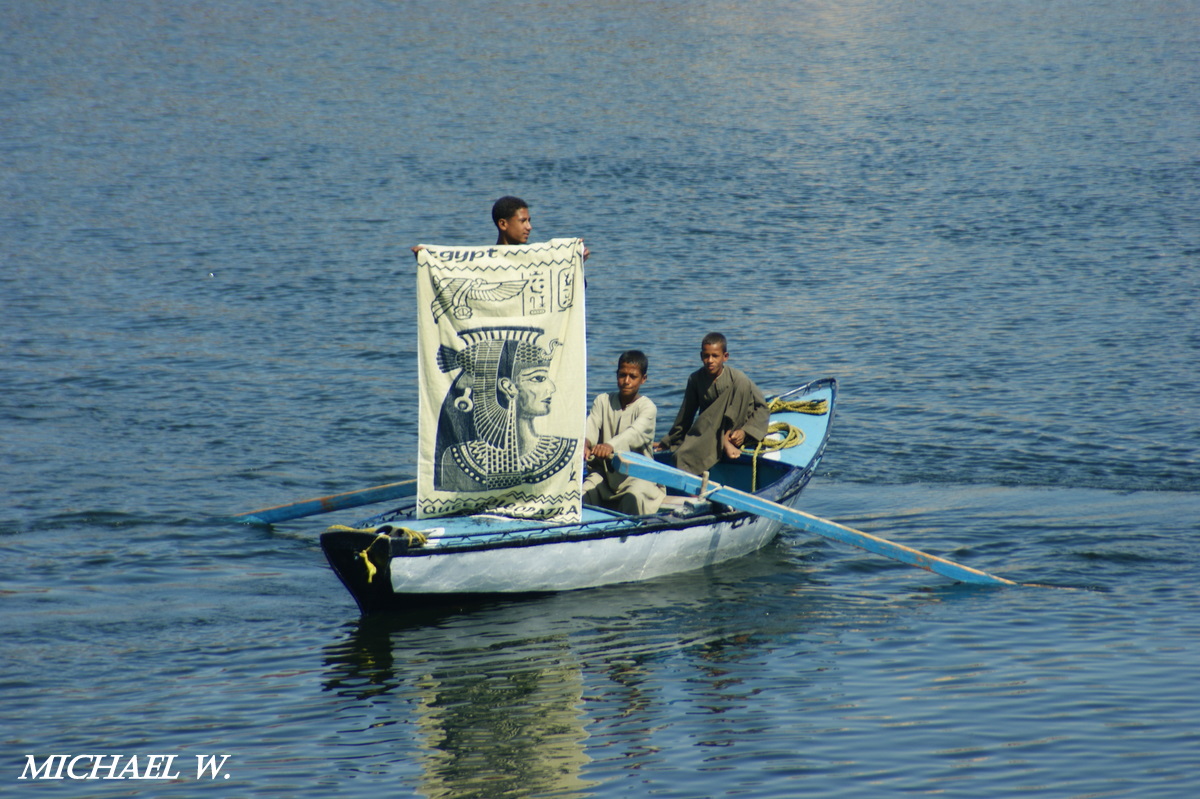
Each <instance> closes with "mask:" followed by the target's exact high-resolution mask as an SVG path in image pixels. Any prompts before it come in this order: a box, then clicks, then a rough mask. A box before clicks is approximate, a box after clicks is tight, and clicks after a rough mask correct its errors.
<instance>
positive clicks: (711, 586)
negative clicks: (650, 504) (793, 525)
mask: <svg viewBox="0 0 1200 799" xmlns="http://www.w3.org/2000/svg"><path fill="white" fill-rule="evenodd" d="M795 569H796V564H795V563H794V562H790V558H788V557H786V550H785V547H783V546H780V547H778V548H775V547H771V548H768V549H767V550H765V551H763V552H761V553H758V554H756V555H752V556H750V557H748V558H744V559H741V560H739V561H737V562H736V563H735V564H725V565H723V566H720V567H717V568H715V569H712V570H708V571H705V572H699V573H692V574H688V575H678V576H673V577H668V578H663V579H660V580H654V581H650V582H646V583H639V584H633V585H622V586H612V587H606V588H597V589H593V590H590V591H582V592H572V593H565V594H555V595H550V596H544V597H538V598H534V599H527V600H510V601H491V602H488V603H486V604H479V605H475V606H473V607H463V606H459V607H453V608H446V609H443V610H429V611H425V612H418V613H417V614H412V613H404V614H378V615H373V616H365V617H362V618H360V619H358V620H357V621H355V622H354V623H353V624H352V625H351V631H350V633H349V635H348V636H347V638H346V639H345V640H344V641H342V642H340V643H337V644H333V645H330V646H329V647H328V648H327V649H326V657H325V660H326V674H325V678H324V688H325V689H326V690H327V691H330V692H334V693H336V694H337V695H338V696H339V697H340V698H341V700H342V702H341V707H340V709H339V712H338V714H337V716H338V718H339V719H340V720H343V721H344V720H348V719H353V720H354V721H353V722H351V724H350V725H349V726H350V727H353V728H354V729H353V730H347V731H340V732H339V735H338V742H339V743H340V744H344V745H346V746H347V747H349V750H352V751H346V752H345V753H344V754H345V756H346V757H347V758H350V759H352V761H353V764H352V765H349V764H348V765H347V768H348V769H353V770H368V771H370V772H371V773H374V774H378V773H381V772H382V773H390V774H394V775H395V776H396V779H397V788H401V787H403V788H407V789H410V790H415V791H416V792H417V793H419V794H421V795H424V796H430V797H448V796H454V797H469V796H479V797H484V796H488V797H495V796H508V795H512V796H516V795H522V796H525V795H539V796H541V795H553V796H560V797H570V796H588V795H591V792H590V789H591V788H594V787H595V786H596V785H598V784H599V783H600V782H601V781H603V780H602V779H601V780H596V779H589V777H588V775H587V770H588V768H589V766H592V767H593V773H594V776H601V775H600V774H596V773H595V771H594V769H595V767H596V766H595V764H594V763H593V761H592V758H591V757H590V756H589V748H588V744H589V737H590V736H591V735H593V734H594V733H596V731H597V730H598V729H602V730H603V733H602V734H603V736H604V739H603V741H602V742H598V741H595V740H593V741H590V744H591V750H590V751H591V752H592V753H593V754H594V753H595V752H597V751H603V752H605V755H604V757H605V759H606V760H610V759H612V760H616V761H620V762H628V761H626V760H625V759H626V758H635V759H637V758H640V757H642V756H644V754H645V752H646V749H645V744H646V738H647V736H648V734H649V731H648V729H647V726H646V725H647V723H651V724H652V723H653V722H652V720H651V719H649V718H648V714H647V710H648V709H651V708H654V707H662V705H663V703H664V701H665V700H664V698H663V697H662V696H661V695H659V689H657V688H655V687H654V686H655V685H656V682H655V681H654V680H653V679H652V677H653V675H652V672H653V670H654V669H655V668H657V666H656V664H657V663H659V662H660V661H663V660H668V659H671V658H674V657H676V656H678V655H679V653H683V657H684V658H685V660H686V661H694V662H689V663H688V665H687V666H686V669H687V670H688V671H691V672H692V673H693V674H694V675H695V679H696V680H697V681H698V682H699V683H701V684H703V683H706V682H708V681H709V680H714V681H716V680H719V679H720V677H719V676H717V675H718V673H719V671H720V670H719V669H718V670H717V671H716V672H714V670H713V665H714V664H713V661H714V659H715V660H720V659H721V658H723V657H726V656H727V655H728V653H727V650H728V649H729V648H733V649H736V650H737V651H738V652H739V653H740V654H739V655H738V656H739V657H740V656H745V654H746V653H747V652H748V651H753V650H754V649H755V648H756V646H757V645H756V644H755V642H754V641H753V640H751V639H753V638H755V636H753V635H750V636H748V635H747V630H748V629H754V627H753V626H752V625H753V623H752V621H751V620H750V619H747V618H744V617H743V614H744V613H745V612H746V611H745V607H746V605H745V603H744V592H746V591H747V590H750V591H752V590H754V589H753V588H751V587H749V586H751V585H752V584H753V583H754V578H755V577H761V576H763V575H765V574H779V573H781V572H783V571H785V570H786V571H789V572H792V579H799V580H801V581H802V580H803V576H802V573H795ZM800 604H801V605H806V604H807V603H804V602H801V603H800ZM797 620H798V619H797V617H796V616H792V617H791V619H790V621H785V620H783V619H780V621H784V622H785V624H787V625H788V626H792V625H794V624H795V623H796V622H797ZM757 622H758V626H759V628H760V629H761V622H762V620H761V619H758V620H757ZM585 697H586V699H585ZM585 705H586V707H585ZM650 715H653V714H650ZM348 763H349V761H348ZM610 765H611V764H605V765H604V766H603V768H608V767H609V766H610ZM603 768H602V769H601V771H603ZM339 778H344V777H341V776H340V777H339Z"/></svg>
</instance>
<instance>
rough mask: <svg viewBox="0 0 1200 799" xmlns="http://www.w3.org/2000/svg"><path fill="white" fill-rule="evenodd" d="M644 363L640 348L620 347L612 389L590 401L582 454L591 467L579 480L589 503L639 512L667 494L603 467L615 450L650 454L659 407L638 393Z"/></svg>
mask: <svg viewBox="0 0 1200 799" xmlns="http://www.w3.org/2000/svg"><path fill="white" fill-rule="evenodd" d="M648 369H649V362H648V361H647V358H646V355H645V354H644V353H643V352H642V351H641V350H626V351H625V352H622V353H621V354H620V356H618V358H617V392H616V393H615V394H601V395H599V396H598V397H596V401H595V402H593V403H592V412H591V413H589V414H588V418H587V438H585V439H584V442H583V456H584V458H586V459H588V460H590V461H591V465H592V473H591V474H589V475H588V476H587V478H585V479H584V481H583V501H584V502H585V503H587V504H589V505H601V506H603V507H606V508H611V509H613V510H618V511H620V512H621V513H628V514H631V515H639V516H640V515H642V514H647V513H655V512H656V511H657V510H658V506H659V505H661V504H662V501H663V499H665V498H666V496H667V492H666V491H664V490H663V488H662V486H659V485H655V484H654V483H651V482H650V481H648V480H641V479H638V478H636V477H627V476H625V475H623V474H621V473H620V472H617V471H613V470H611V469H609V468H608V459H609V458H611V457H612V455H613V453H614V452H638V453H641V454H642V455H645V456H647V457H651V456H652V455H653V441H654V425H655V423H656V421H657V420H658V409H657V408H655V407H654V403H653V402H651V401H650V398H649V397H644V396H642V395H641V394H639V393H638V392H639V391H641V388H642V385H643V384H644V383H645V382H646V373H647V371H648Z"/></svg>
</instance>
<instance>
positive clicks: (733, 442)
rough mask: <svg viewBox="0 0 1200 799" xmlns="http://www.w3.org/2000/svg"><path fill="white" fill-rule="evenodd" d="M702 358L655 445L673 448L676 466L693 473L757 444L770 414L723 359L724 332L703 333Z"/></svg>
mask: <svg viewBox="0 0 1200 799" xmlns="http://www.w3.org/2000/svg"><path fill="white" fill-rule="evenodd" d="M700 360H701V361H702V362H703V364H704V366H702V367H701V368H700V369H697V370H696V371H695V372H692V374H691V376H690V377H688V382H687V388H685V389H684V392H683V404H682V405H681V406H680V407H679V415H677V416H676V417H675V424H674V425H672V426H671V430H670V432H669V433H667V434H666V436H664V437H663V439H662V441H660V442H659V443H658V445H657V446H656V447H655V449H659V450H663V449H671V448H675V466H676V468H679V469H682V470H683V471H685V472H691V473H692V474H703V473H704V472H706V471H708V469H710V468H712V466H713V465H714V464H715V463H717V461H719V460H721V458H722V456H724V457H726V458H729V459H730V460H734V459H736V458H738V457H739V456H740V455H741V449H742V447H744V446H748V447H753V446H755V445H756V444H757V443H758V442H759V441H761V440H762V438H763V436H765V435H766V434H767V424H768V422H769V421H770V417H771V413H770V410H769V409H768V408H767V401H766V400H765V399H763V395H762V392H761V391H759V390H758V386H756V385H754V383H753V382H752V381H751V380H750V378H748V377H746V375H744V374H743V373H742V372H741V371H739V370H737V369H734V368H733V367H732V366H729V365H728V364H727V363H726V362H727V361H728V360H729V349H728V345H727V342H726V340H725V336H723V335H721V334H720V333H709V334H708V335H707V336H705V337H704V340H703V341H702V342H701V344H700ZM693 421H694V424H693Z"/></svg>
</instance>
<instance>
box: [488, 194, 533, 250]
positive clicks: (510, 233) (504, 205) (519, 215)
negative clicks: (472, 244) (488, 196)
mask: <svg viewBox="0 0 1200 799" xmlns="http://www.w3.org/2000/svg"><path fill="white" fill-rule="evenodd" d="M492 222H494V223H495V225H496V230H498V231H499V232H500V236H499V238H498V239H497V241H496V243H497V244H524V243H526V242H527V241H529V234H530V232H531V231H532V230H533V222H532V221H531V220H530V218H529V204H528V203H526V202H525V201H524V200H522V199H521V198H520V197H512V196H507V197H501V198H500V199H499V200H496V202H495V203H494V204H493V205H492Z"/></svg>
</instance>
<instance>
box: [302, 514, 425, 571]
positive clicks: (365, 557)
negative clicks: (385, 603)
mask: <svg viewBox="0 0 1200 799" xmlns="http://www.w3.org/2000/svg"><path fill="white" fill-rule="evenodd" d="M325 532H327V533H377V535H376V536H375V540H374V541H372V542H371V543H370V544H368V545H367V548H366V549H361V550H359V551H358V552H355V553H354V559H355V560H361V561H362V562H363V565H365V566H366V567H367V583H368V584H369V583H370V582H371V581H373V580H374V579H375V573H376V572H377V571H379V570H378V569H377V568H375V564H374V563H372V562H371V554H370V553H371V549H372V547H374V546H375V545H376V544H378V543H379V541H380V540H381V539H382V540H384V541H387V540H390V539H391V537H392V536H393V535H403V536H404V538H405V540H406V541H407V542H408V545H409V546H410V547H419V546H424V544H425V542H426V541H428V540H429V537H428V536H426V535H425V534H424V533H422V532H421V531H420V530H409V529H408V528H407V527H392V526H391V525H387V524H385V525H381V526H380V527H366V528H363V527H347V526H346V525H344V524H334V525H330V526H329V528H327V529H326V530H325Z"/></svg>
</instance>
